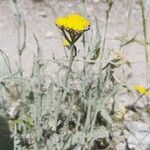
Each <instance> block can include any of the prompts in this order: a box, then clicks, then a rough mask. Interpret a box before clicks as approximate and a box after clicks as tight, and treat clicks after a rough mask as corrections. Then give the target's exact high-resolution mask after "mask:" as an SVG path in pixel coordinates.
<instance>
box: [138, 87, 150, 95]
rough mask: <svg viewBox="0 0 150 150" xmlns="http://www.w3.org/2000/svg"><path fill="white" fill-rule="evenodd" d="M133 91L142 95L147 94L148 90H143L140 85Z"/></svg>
mask: <svg viewBox="0 0 150 150" xmlns="http://www.w3.org/2000/svg"><path fill="white" fill-rule="evenodd" d="M135 90H136V91H137V92H139V93H140V94H144V95H148V94H149V90H148V89H147V88H145V87H144V86H142V85H136V86H135Z"/></svg>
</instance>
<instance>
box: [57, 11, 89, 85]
mask: <svg viewBox="0 0 150 150" xmlns="http://www.w3.org/2000/svg"><path fill="white" fill-rule="evenodd" d="M55 24H56V26H57V27H58V28H59V29H60V30H61V33H62V35H63V37H64V38H65V43H66V44H67V46H68V47H69V48H70V62H69V69H68V72H67V74H66V79H65V85H67V80H68V78H69V74H70V70H71V66H72V63H73V60H74V58H75V56H76V55H77V48H76V46H75V42H76V41H77V40H78V39H79V38H80V37H81V35H82V34H83V33H84V32H85V31H87V30H89V29H90V25H91V23H90V21H89V20H88V19H86V18H84V17H83V16H81V15H80V14H70V15H67V16H64V17H60V18H58V19H56V21H55Z"/></svg>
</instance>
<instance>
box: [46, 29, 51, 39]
mask: <svg viewBox="0 0 150 150" xmlns="http://www.w3.org/2000/svg"><path fill="white" fill-rule="evenodd" d="M45 37H46V38H47V39H49V38H52V37H53V33H52V32H51V31H48V32H47V33H46V34H45Z"/></svg>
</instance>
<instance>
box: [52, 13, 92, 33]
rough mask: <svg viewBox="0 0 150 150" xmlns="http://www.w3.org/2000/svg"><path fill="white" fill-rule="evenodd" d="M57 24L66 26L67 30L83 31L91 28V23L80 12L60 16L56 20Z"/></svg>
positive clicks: (61, 26) (62, 26)
mask: <svg viewBox="0 0 150 150" xmlns="http://www.w3.org/2000/svg"><path fill="white" fill-rule="evenodd" d="M55 24H56V25H57V26H58V27H60V28H65V29H66V30H73V31H76V32H83V31H86V30H87V29H89V27H90V24H91V23H90V21H89V20H87V19H86V18H84V17H83V16H81V15H79V14H71V15H67V16H64V17H60V18H58V19H57V20H56V21H55Z"/></svg>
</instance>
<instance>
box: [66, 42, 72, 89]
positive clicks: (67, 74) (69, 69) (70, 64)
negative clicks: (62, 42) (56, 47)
mask: <svg viewBox="0 0 150 150" xmlns="http://www.w3.org/2000/svg"><path fill="white" fill-rule="evenodd" d="M73 60H74V45H72V46H71V48H70V59H69V66H68V71H67V73H66V78H65V87H66V86H67V81H68V79H69V75H70V71H71V67H72V64H73Z"/></svg>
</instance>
